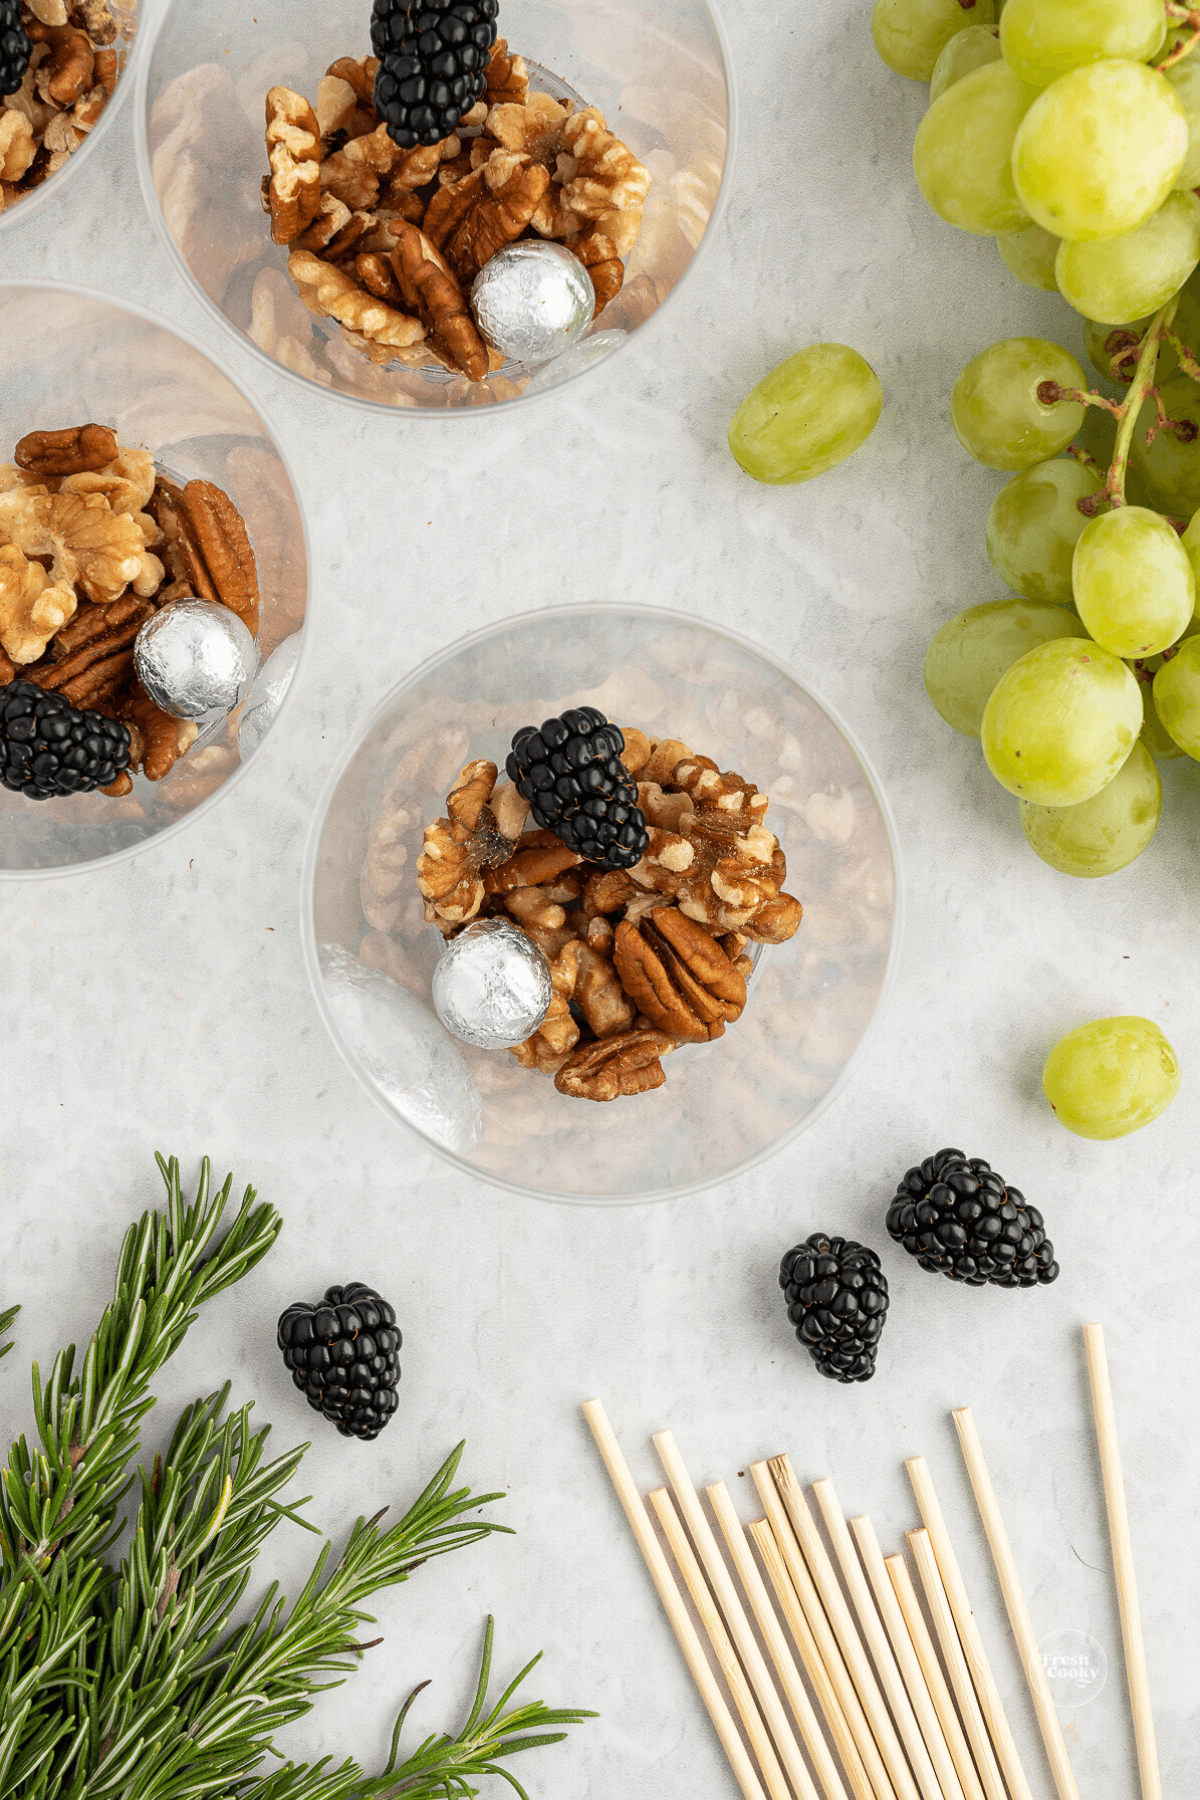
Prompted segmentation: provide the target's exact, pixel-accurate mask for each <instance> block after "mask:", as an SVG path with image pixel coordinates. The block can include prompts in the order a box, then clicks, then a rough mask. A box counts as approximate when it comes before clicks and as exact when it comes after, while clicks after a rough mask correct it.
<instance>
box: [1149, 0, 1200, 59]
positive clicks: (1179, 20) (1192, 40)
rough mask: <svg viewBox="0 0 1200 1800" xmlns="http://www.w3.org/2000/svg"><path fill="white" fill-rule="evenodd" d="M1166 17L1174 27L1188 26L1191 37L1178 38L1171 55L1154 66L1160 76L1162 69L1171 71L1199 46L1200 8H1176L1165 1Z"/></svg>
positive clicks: (1170, 1)
mask: <svg viewBox="0 0 1200 1800" xmlns="http://www.w3.org/2000/svg"><path fill="white" fill-rule="evenodd" d="M1167 17H1168V19H1170V20H1171V21H1172V23H1173V24H1175V25H1186V26H1188V27H1189V28H1190V31H1191V35H1190V37H1184V38H1180V40H1179V42H1178V43H1177V44H1176V46H1175V48H1174V49H1173V50H1172V52H1171V54H1170V55H1169V56H1164V57H1163V59H1162V61H1161V62H1160V63H1158V64H1156V65H1155V66H1156V67H1157V69H1158V71H1159V73H1160V74H1161V73H1162V71H1163V70H1164V69H1173V68H1174V67H1175V64H1176V63H1180V62H1182V61H1183V59H1184V57H1185V56H1190V55H1191V54H1192V51H1193V50H1194V49H1195V48H1196V45H1197V44H1200V8H1197V7H1194V6H1176V5H1175V4H1174V3H1173V0H1167Z"/></svg>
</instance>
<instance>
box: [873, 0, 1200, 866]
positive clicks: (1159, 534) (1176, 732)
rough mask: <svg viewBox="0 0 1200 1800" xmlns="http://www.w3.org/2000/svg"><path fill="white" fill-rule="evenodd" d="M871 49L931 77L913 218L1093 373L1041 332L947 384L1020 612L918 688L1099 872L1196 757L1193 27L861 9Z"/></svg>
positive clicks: (1120, 6) (1199, 738) (929, 664)
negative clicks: (1071, 345)
mask: <svg viewBox="0 0 1200 1800" xmlns="http://www.w3.org/2000/svg"><path fill="white" fill-rule="evenodd" d="M872 33H873V36H874V39H875V43H876V46H877V48H878V49H879V52H880V54H881V56H882V57H883V59H884V61H885V62H886V63H888V65H889V66H890V67H891V68H893V69H895V70H897V71H898V72H899V73H901V74H905V75H909V76H913V77H916V78H918V79H926V80H929V82H930V102H931V103H930V106H929V110H928V112H927V113H926V114H925V117H924V119H923V120H922V122H921V124H920V126H919V128H918V131H917V136H916V142H915V146H914V151H913V164H914V169H915V171H916V177H917V184H918V186H919V187H920V190H921V193H922V194H923V195H924V197H925V199H926V200H927V201H928V203H929V205H930V206H931V207H932V208H933V210H934V211H935V212H936V213H937V214H938V215H939V216H940V217H941V218H943V219H945V220H947V221H948V222H949V223H951V224H953V225H957V226H959V227H961V228H962V229H964V230H966V231H969V232H973V233H975V234H976V235H981V236H991V237H994V238H995V240H996V245H997V249H998V251H999V254H1000V257H1001V259H1002V261H1003V262H1004V263H1005V265H1006V267H1007V268H1008V269H1009V270H1010V271H1011V273H1012V274H1014V275H1016V276H1017V277H1018V278H1019V279H1020V280H1021V281H1023V282H1024V283H1025V284H1026V285H1028V286H1030V287H1035V288H1041V289H1043V290H1046V291H1049V292H1056V291H1057V292H1059V293H1061V294H1062V296H1063V297H1064V299H1066V300H1067V301H1068V302H1069V304H1070V305H1071V306H1072V307H1073V308H1074V309H1075V311H1076V312H1077V313H1079V314H1082V316H1083V318H1084V321H1085V341H1086V344H1087V351H1088V355H1089V357H1090V359H1091V361H1092V364H1093V366H1094V367H1095V368H1096V370H1097V372H1098V373H1099V374H1101V375H1102V376H1103V377H1105V378H1106V381H1107V382H1108V383H1109V386H1108V388H1107V389H1106V390H1105V391H1103V392H1097V391H1095V390H1091V389H1089V388H1088V387H1087V378H1086V376H1085V375H1084V372H1083V369H1082V367H1081V366H1080V364H1079V362H1078V361H1077V360H1076V358H1075V357H1074V356H1072V355H1071V354H1070V352H1069V351H1067V350H1065V349H1063V348H1062V347H1061V346H1060V345H1058V344H1055V343H1052V342H1049V341H1048V340H1046V339H1044V338H1033V337H1029V338H1009V339H1006V340H1004V341H1003V342H1002V343H998V344H993V345H991V346H990V347H989V348H988V349H985V350H983V351H981V352H980V353H979V355H977V356H975V357H973V358H972V359H971V361H970V362H969V363H968V364H967V365H966V367H965V368H964V369H963V370H962V371H961V373H960V374H959V376H958V379H957V381H956V382H955V385H954V391H953V395H952V399H951V418H952V422H953V425H954V430H955V433H956V435H957V436H958V439H959V441H960V443H961V444H962V445H963V447H964V449H966V450H967V451H968V452H969V453H970V454H971V455H972V456H973V457H975V458H976V459H977V460H978V461H979V462H981V463H983V464H984V465H985V466H987V467H988V468H992V469H998V470H1003V471H1005V472H1006V473H1008V474H1009V475H1011V477H1012V479H1011V480H1010V481H1009V482H1008V485H1007V486H1006V487H1004V488H1003V489H1002V491H1001V492H1000V493H999V494H998V495H997V497H996V500H995V503H994V504H993V506H992V509H991V512H990V514H989V517H988V521H987V551H988V555H989V557H990V559H991V562H992V564H993V566H994V568H995V569H996V571H997V573H998V574H999V575H1000V576H1001V578H1002V579H1003V580H1004V582H1005V583H1006V584H1007V585H1008V586H1009V587H1010V588H1011V589H1013V590H1014V592H1015V593H1016V595H1018V596H1019V598H1016V599H1008V600H998V601H993V602H991V603H989V604H987V605H983V606H973V607H970V608H968V609H967V610H966V611H965V612H962V613H959V614H958V615H957V617H955V618H953V619H951V620H950V621H949V622H948V623H947V624H946V625H944V626H943V627H942V629H941V630H940V631H939V632H938V633H937V635H936V636H935V638H934V640H933V642H932V644H931V645H930V647H929V653H928V656H927V657H926V662H925V683H926V687H927V689H928V691H929V695H930V698H931V700H932V701H933V704H934V706H935V707H936V708H937V710H938V711H939V712H940V713H941V714H942V716H943V718H945V719H946V720H947V721H948V722H949V723H950V724H951V725H953V726H954V727H955V728H956V729H957V730H959V731H962V732H964V733H965V734H967V735H969V736H974V737H978V738H979V739H980V740H981V742H982V746H983V753H984V757H985V760H986V762H987V765H988V767H989V768H990V770H991V772H992V774H993V775H994V776H995V777H996V779H997V780H998V781H999V782H1000V783H1001V785H1002V786H1003V787H1005V788H1007V789H1008V790H1009V792H1010V793H1012V794H1014V795H1016V796H1017V798H1018V800H1019V802H1020V817H1021V824H1022V828H1023V830H1024V832H1025V836H1026V838H1027V839H1028V841H1029V843H1030V844H1031V846H1032V847H1033V849H1034V850H1035V851H1036V852H1037V854H1038V855H1039V856H1040V857H1042V859H1043V860H1044V861H1045V862H1047V863H1049V864H1050V865H1051V866H1052V867H1053V868H1056V869H1060V870H1062V871H1063V872H1064V873H1066V874H1070V875H1077V876H1098V875H1108V874H1112V873H1114V872H1115V871H1116V870H1118V869H1122V868H1124V867H1125V866H1126V865H1127V864H1128V863H1130V862H1131V861H1132V860H1133V859H1134V857H1136V856H1139V855H1140V854H1141V852H1142V851H1143V850H1144V849H1145V848H1146V846H1147V845H1148V844H1149V842H1150V840H1151V838H1152V837H1153V835H1154V832H1155V830H1156V828H1157V825H1158V821H1159V816H1160V813H1161V810H1162V783H1161V779H1160V776H1159V772H1158V768H1157V766H1156V759H1162V758H1173V757H1179V756H1182V755H1188V756H1191V757H1194V758H1196V759H1197V760H1200V619H1198V618H1197V615H1196V600H1197V590H1198V585H1200V355H1198V349H1200V274H1197V265H1198V264H1200V191H1196V190H1197V184H1200V54H1193V52H1194V51H1195V50H1196V49H1197V46H1200V30H1198V29H1197V28H1196V26H1195V24H1194V22H1193V18H1192V17H1189V16H1187V15H1186V14H1185V13H1183V12H1181V11H1180V9H1178V8H1168V6H1167V5H1166V4H1165V3H1164V0H1089V4H1088V5H1086V6H1080V5H1079V4H1078V3H1077V0H972V3H971V4H970V5H969V6H965V5H964V4H962V0H877V3H876V6H875V10H874V14H873V17H872ZM1122 390H1124V391H1123V392H1122ZM1097 453H1098V455H1099V459H1098V455H1097Z"/></svg>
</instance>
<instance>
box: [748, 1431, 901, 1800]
mask: <svg viewBox="0 0 1200 1800" xmlns="http://www.w3.org/2000/svg"><path fill="white" fill-rule="evenodd" d="M763 1466H764V1468H765V1464H764V1465H763ZM767 1479H768V1480H770V1476H769V1475H768V1477H767ZM776 1505H779V1502H778V1499H777V1500H776ZM779 1511H780V1514H781V1517H782V1526H781V1527H779V1528H777V1529H782V1530H783V1531H785V1532H786V1533H787V1535H788V1536H789V1537H791V1526H790V1525H789V1524H788V1522H787V1514H786V1513H785V1512H784V1511H783V1507H782V1506H780V1507H779ZM750 1536H751V1537H752V1538H753V1539H754V1542H755V1545H756V1547H757V1549H758V1554H759V1555H760V1556H761V1557H762V1560H763V1565H764V1567H765V1568H766V1571H767V1574H768V1575H769V1576H770V1578H771V1586H772V1587H773V1588H774V1590H775V1598H776V1599H777V1600H778V1602H779V1610H780V1612H781V1613H782V1614H783V1616H784V1620H785V1621H786V1624H787V1628H788V1630H789V1631H790V1632H791V1634H792V1638H793V1640H794V1642H795V1645H796V1648H797V1650H798V1651H799V1652H800V1660H801V1662H802V1663H803V1664H804V1669H805V1673H806V1674H807V1676H808V1679H809V1681H810V1682H811V1683H812V1688H813V1692H814V1694H815V1695H816V1696H817V1704H818V1705H819V1706H820V1708H821V1711H822V1712H823V1713H824V1715H825V1723H826V1724H827V1725H828V1726H829V1735H830V1737H832V1739H833V1744H834V1748H835V1750H836V1751H837V1753H838V1755H839V1756H840V1757H841V1759H842V1767H843V1768H844V1769H845V1771H846V1779H847V1781H848V1782H849V1783H850V1790H851V1792H852V1793H853V1795H854V1800H876V1796H875V1789H874V1788H873V1787H872V1786H871V1779H870V1776H869V1775H868V1774H867V1771H866V1767H865V1765H864V1763H863V1760H862V1757H861V1756H860V1755H859V1752H858V1745H857V1744H856V1743H855V1740H854V1733H853V1732H852V1731H851V1729H850V1727H849V1725H848V1724H847V1722H846V1715H845V1713H844V1712H843V1711H842V1706H841V1701H840V1700H839V1698H838V1692H837V1689H836V1688H835V1687H834V1684H833V1682H832V1680H831V1679H830V1675H829V1671H828V1669H827V1668H826V1666H825V1664H824V1662H823V1661H822V1660H821V1653H820V1651H819V1650H818V1648H817V1640H816V1638H815V1637H814V1636H813V1634H812V1629H811V1627H810V1626H809V1623H808V1620H807V1619H806V1618H805V1616H804V1608H803V1606H802V1605H801V1603H800V1597H799V1595H798V1594H797V1592H796V1587H795V1584H794V1582H793V1580H792V1577H791V1574H790V1573H789V1569H790V1566H791V1565H790V1563H789V1562H785V1560H784V1553H783V1551H782V1550H781V1549H780V1547H779V1539H778V1538H777V1536H776V1532H775V1531H773V1530H772V1529H771V1526H770V1523H769V1522H768V1521H767V1520H766V1519H758V1520H757V1521H756V1522H755V1523H754V1524H753V1525H751V1527H750ZM791 1550H792V1552H793V1553H794V1555H795V1559H796V1561H797V1562H800V1563H802V1559H801V1556H800V1549H799V1546H798V1545H797V1544H796V1541H795V1539H794V1538H792V1543H791ZM814 1598H815V1596H814ZM825 1629H826V1630H827V1631H828V1629H829V1626H828V1623H826V1627H825ZM834 1650H835V1652H836V1650H837V1646H836V1644H835V1645H834ZM842 1675H843V1677H844V1679H845V1682H846V1686H847V1687H848V1688H850V1692H851V1695H852V1696H853V1693H854V1690H853V1688H851V1687H850V1677H849V1676H848V1675H847V1674H846V1671H845V1669H843V1670H842ZM857 1704H858V1702H857V1698H855V1705H857ZM866 1729H867V1723H866V1719H865V1718H864V1719H863V1730H864V1731H865V1730H866ZM876 1755H877V1756H878V1751H877V1752H876ZM881 1767H882V1765H881Z"/></svg>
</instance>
